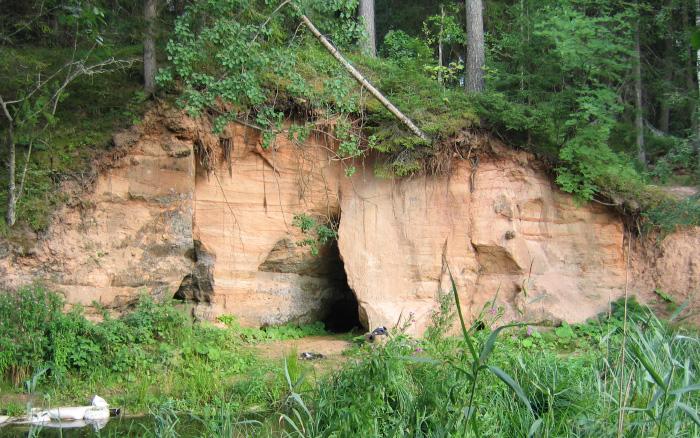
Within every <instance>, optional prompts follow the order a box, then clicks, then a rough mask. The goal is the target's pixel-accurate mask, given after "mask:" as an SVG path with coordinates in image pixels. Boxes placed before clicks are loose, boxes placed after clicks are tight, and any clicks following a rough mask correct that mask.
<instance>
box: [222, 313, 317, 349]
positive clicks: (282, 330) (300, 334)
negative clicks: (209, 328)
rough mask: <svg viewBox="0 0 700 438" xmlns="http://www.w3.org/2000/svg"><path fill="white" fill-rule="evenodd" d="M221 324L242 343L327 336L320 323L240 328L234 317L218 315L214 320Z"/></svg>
mask: <svg viewBox="0 0 700 438" xmlns="http://www.w3.org/2000/svg"><path fill="white" fill-rule="evenodd" d="M216 319H217V320H218V321H219V322H221V323H223V324H225V325H226V327H228V328H229V329H230V330H232V331H233V333H234V334H235V335H234V336H239V337H240V338H241V339H242V340H243V341H245V342H249V343H255V342H264V341H285V340H290V339H301V338H304V337H307V336H321V335H325V334H328V332H327V331H326V328H325V326H324V324H323V323H322V322H320V321H317V322H314V323H311V324H301V325H299V324H283V325H274V326H267V327H262V328H254V327H242V326H241V325H240V324H239V322H238V320H237V319H236V317H235V316H233V315H220V316H218V317H217V318H216Z"/></svg>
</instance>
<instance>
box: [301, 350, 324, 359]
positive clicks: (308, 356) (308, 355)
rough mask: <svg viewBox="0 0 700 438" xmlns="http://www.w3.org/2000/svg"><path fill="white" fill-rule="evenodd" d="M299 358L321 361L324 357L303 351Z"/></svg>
mask: <svg viewBox="0 0 700 438" xmlns="http://www.w3.org/2000/svg"><path fill="white" fill-rule="evenodd" d="M299 358H300V359H301V360H319V359H323V358H324V356H323V355H322V354H321V353H313V352H310V351H303V352H302V353H301V354H300V355H299Z"/></svg>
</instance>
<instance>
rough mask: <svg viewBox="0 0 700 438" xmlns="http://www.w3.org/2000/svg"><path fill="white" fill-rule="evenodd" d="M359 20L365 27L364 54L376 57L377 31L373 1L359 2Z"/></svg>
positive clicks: (364, 0)
mask: <svg viewBox="0 0 700 438" xmlns="http://www.w3.org/2000/svg"><path fill="white" fill-rule="evenodd" d="M360 18H361V19H362V21H363V22H364V25H365V33H366V35H365V36H366V38H365V39H364V41H363V42H362V43H363V50H364V52H365V54H367V55H370V56H372V57H375V56H377V31H376V29H375V23H374V0H360Z"/></svg>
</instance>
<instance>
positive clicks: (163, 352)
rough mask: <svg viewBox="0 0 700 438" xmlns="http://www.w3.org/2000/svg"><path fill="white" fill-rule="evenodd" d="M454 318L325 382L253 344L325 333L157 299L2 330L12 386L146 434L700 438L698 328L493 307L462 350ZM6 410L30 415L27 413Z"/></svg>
mask: <svg viewBox="0 0 700 438" xmlns="http://www.w3.org/2000/svg"><path fill="white" fill-rule="evenodd" d="M40 309H45V310H40ZM453 309H454V307H453V304H452V301H451V300H450V295H447V297H446V298H444V299H443V306H442V311H441V312H439V313H436V314H435V315H434V319H433V326H432V327H431V328H430V329H429V331H428V332H427V335H426V337H425V338H424V339H421V340H419V339H414V338H411V337H408V336H406V335H404V334H402V332H401V329H400V328H393V329H391V336H390V339H389V341H388V342H387V343H386V345H384V346H376V345H364V346H358V347H355V348H353V349H351V350H350V351H348V352H347V361H346V362H345V364H344V365H343V366H342V368H341V369H340V370H338V371H335V372H332V373H330V374H327V375H315V374H314V373H312V372H311V368H309V366H307V365H305V364H304V363H303V362H300V361H298V360H297V359H296V355H295V354H293V355H291V356H289V357H288V359H287V360H286V362H284V363H269V361H267V362H266V361H261V360H260V359H259V358H257V357H256V356H255V355H253V354H251V351H252V350H251V348H250V345H251V343H254V342H257V341H260V340H262V339H264V338H281V337H289V336H303V335H305V334H309V333H318V330H319V329H318V328H310V329H304V328H287V329H277V331H275V330H274V329H271V330H268V331H266V332H262V331H260V330H250V329H241V328H239V327H236V325H235V324H231V321H227V322H229V324H230V326H229V328H228V329H221V328H215V327H211V326H207V325H191V324H189V323H184V321H183V319H182V318H183V317H182V316H181V315H180V314H179V313H177V312H176V311H175V310H174V309H173V308H172V307H170V306H169V305H167V304H159V305H156V304H154V303H153V302H152V301H150V300H148V299H143V300H142V301H141V302H140V303H139V304H138V306H137V307H136V308H135V310H134V312H133V313H131V314H129V315H126V316H124V317H122V318H119V319H110V318H107V319H105V320H104V321H103V322H101V323H91V322H88V321H86V320H85V319H84V318H83V317H82V316H80V313H79V311H73V312H71V313H68V314H62V313H61V312H60V300H59V299H58V298H57V297H56V295H53V294H52V293H50V292H47V291H45V290H43V289H41V288H38V287H35V288H31V289H24V290H23V291H21V292H20V293H18V294H13V295H9V294H6V293H3V294H0V315H2V316H3V318H4V319H3V321H7V322H8V323H6V324H4V325H3V326H2V327H0V330H1V332H0V346H2V347H3V348H2V350H1V351H3V354H2V356H1V357H2V361H1V362H0V365H2V367H1V371H2V373H3V377H4V379H5V380H4V383H3V385H4V387H5V390H6V391H10V392H17V393H20V392H22V388H23V387H25V388H27V389H28V390H31V391H32V392H34V393H35V397H34V398H32V400H33V402H34V403H35V404H50V405H52V406H56V405H60V404H62V403H71V402H72V403H75V402H83V400H84V398H85V396H86V394H92V393H100V394H105V395H106V396H108V397H109V398H110V401H111V402H112V403H113V404H114V405H119V406H122V407H124V408H126V409H127V411H129V410H131V411H132V412H133V411H134V410H137V411H150V412H151V413H152V414H153V415H154V420H153V421H155V423H154V425H153V427H152V428H149V429H148V430H141V429H139V430H138V431H135V433H137V434H139V435H140V436H143V435H144V434H145V435H147V436H171V437H172V436H178V433H177V430H178V423H179V422H180V420H179V419H182V417H183V416H185V417H188V416H190V415H193V416H194V417H192V418H193V421H196V422H198V424H201V426H198V427H199V429H198V430H200V431H201V433H202V436H230V434H231V433H233V431H235V432H236V433H239V434H242V435H254V436H279V435H280V434H283V435H287V436H308V437H312V436H342V437H344V436H347V437H350V436H357V435H358V434H361V435H362V436H387V437H389V436H406V435H410V436H431V437H433V436H503V437H511V436H512V437H515V436H518V437H520V436H532V437H541V436H542V437H543V436H614V435H616V433H617V431H618V430H621V431H622V434H623V436H630V437H647V436H670V435H673V436H695V435H697V433H698V432H700V421H698V418H697V413H696V409H697V407H698V406H699V405H700V399H699V398H698V397H699V395H698V385H697V384H695V383H694V382H695V381H696V378H695V377H694V376H695V374H696V372H697V370H696V369H695V363H696V362H697V360H698V359H700V357H699V356H700V347H698V340H697V335H696V333H695V332H694V331H692V330H688V329H684V328H682V327H680V326H677V325H673V324H669V323H665V322H661V321H659V320H657V319H656V318H655V317H654V316H653V315H652V314H651V313H650V312H649V311H648V310H646V309H644V308H642V307H640V306H639V305H637V304H635V303H634V302H633V301H631V302H630V304H629V306H628V310H627V312H625V310H624V305H623V303H617V304H615V305H614V306H613V308H612V311H611V313H610V314H609V315H601V317H600V318H598V319H596V320H592V321H590V322H588V323H586V324H582V325H576V326H569V325H566V324H564V325H562V326H560V327H557V328H554V329H546V328H542V327H531V326H520V327H517V326H516V327H512V328H506V329H503V330H500V329H499V330H497V329H496V328H497V327H498V324H499V319H500V315H501V309H498V308H494V307H492V305H491V304H487V306H486V307H485V308H484V311H483V312H482V313H481V315H480V316H479V319H478V321H477V322H476V323H475V324H474V325H473V326H472V327H470V328H469V327H465V333H464V337H461V338H454V337H449V336H445V331H446V329H447V328H448V327H450V326H451V325H452V323H453V322H454V318H455V315H454V310H453ZM684 310H685V308H684V307H683V306H681V307H680V308H679V309H678V311H677V312H675V314H674V315H673V318H678V316H679V315H682V312H684ZM27 315H29V317H28V318H27V317H26V316H27ZM625 321H626V322H625ZM408 323H410V321H409V322H408ZM17 333H21V336H17ZM487 368H488V369H487ZM12 379H15V380H25V379H26V380H27V382H28V385H27V386H24V384H23V382H21V381H20V382H17V384H16V385H14V384H12V383H11V382H10V380H12ZM3 392H5V391H3ZM3 399H4V398H3ZM0 408H2V409H4V410H6V411H7V410H9V411H10V412H9V413H10V414H14V415H17V414H21V413H22V411H23V410H24V409H25V407H24V406H22V405H17V404H14V405H4V406H1V407H0ZM183 423H184V422H183ZM188 423H189V420H188ZM180 426H182V424H180ZM227 434H228V435H227ZM182 436H190V435H186V434H185V435H182Z"/></svg>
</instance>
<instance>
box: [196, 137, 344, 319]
mask: <svg viewBox="0 0 700 438" xmlns="http://www.w3.org/2000/svg"><path fill="white" fill-rule="evenodd" d="M222 137H223V138H225V139H226V144H227V145H230V157H231V159H230V161H229V160H228V159H225V157H223V154H222V155H221V156H219V157H218V159H216V160H215V161H214V165H213V168H212V169H211V170H210V171H207V170H206V169H205V168H203V167H202V166H201V165H200V166H199V167H198V170H197V178H196V184H195V187H196V190H195V204H194V205H195V212H194V236H195V238H196V239H197V240H199V241H200V242H202V244H203V245H205V246H206V247H207V248H208V250H209V251H210V252H211V253H212V254H215V255H216V264H215V265H214V269H213V278H214V293H213V294H212V296H211V301H210V304H209V305H208V306H206V307H203V308H202V309H201V310H202V311H203V312H209V314H210V315H218V314H222V313H229V314H234V315H236V316H237V317H238V318H239V320H240V321H241V322H242V323H243V324H248V325H274V324H283V323H287V322H298V323H307V322H312V321H317V320H321V319H323V318H325V317H326V316H327V315H326V314H327V312H328V309H329V307H330V305H331V304H332V302H333V301H334V300H335V299H337V296H336V293H335V292H336V291H335V285H334V282H333V281H332V279H330V278H329V276H328V275H327V271H328V269H329V268H328V267H327V266H324V261H325V260H326V257H323V254H321V256H320V257H314V256H313V255H312V254H311V252H310V249H309V248H308V247H303V246H299V245H298V244H297V243H298V242H301V241H302V240H304V238H305V236H304V235H303V234H302V233H301V231H300V230H299V228H298V227H296V226H294V225H293V222H294V216H295V215H297V214H301V213H305V214H308V215H310V216H314V217H318V218H329V219H330V218H332V217H335V216H337V215H338V205H339V202H338V182H339V171H340V168H339V166H337V165H334V164H333V162H332V161H331V159H330V153H329V152H328V150H327V145H326V144H325V142H324V138H323V137H312V138H310V139H308V140H307V141H306V142H305V143H302V144H297V143H295V142H291V141H290V140H289V139H288V138H286V137H285V136H283V135H280V136H278V137H277V139H276V141H275V143H274V145H272V146H271V147H270V148H269V149H263V148H262V147H261V146H260V144H261V139H260V136H259V134H258V132H257V131H255V130H253V129H250V128H245V127H244V126H241V125H235V126H230V127H229V128H228V129H227V130H226V132H225V133H224V134H223V135H222ZM229 162H230V172H229ZM321 220H322V219H321Z"/></svg>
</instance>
